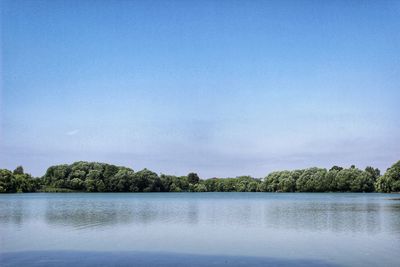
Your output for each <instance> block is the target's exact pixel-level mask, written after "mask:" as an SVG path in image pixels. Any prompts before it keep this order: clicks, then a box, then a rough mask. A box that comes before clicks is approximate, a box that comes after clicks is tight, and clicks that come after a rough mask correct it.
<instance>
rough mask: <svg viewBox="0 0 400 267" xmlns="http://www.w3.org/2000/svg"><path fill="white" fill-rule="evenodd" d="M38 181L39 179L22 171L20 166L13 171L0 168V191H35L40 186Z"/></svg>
mask: <svg viewBox="0 0 400 267" xmlns="http://www.w3.org/2000/svg"><path fill="white" fill-rule="evenodd" d="M40 183H41V181H40V180H39V179H34V178H32V176H31V175H30V174H26V173H24V169H23V168H22V167H21V166H18V167H17V168H16V169H15V170H14V172H11V171H9V170H4V169H2V170H1V169H0V193H16V192H35V191H36V190H38V189H39V188H40Z"/></svg>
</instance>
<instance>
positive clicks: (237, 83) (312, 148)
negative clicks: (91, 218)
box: [0, 0, 400, 178]
mask: <svg viewBox="0 0 400 267" xmlns="http://www.w3.org/2000/svg"><path fill="white" fill-rule="evenodd" d="M1 10H2V13H1V99H0V100H1V101H0V105H1V106H0V120H1V132H0V149H1V150H0V168H9V169H13V168H15V166H17V165H23V166H24V167H25V170H26V171H27V172H31V173H32V174H34V175H42V174H44V172H45V170H46V168H47V167H48V166H50V165H53V164H60V163H71V162H73V161H78V160H86V161H101V162H108V163H114V164H118V165H125V166H129V167H132V168H133V169H134V170H139V169H142V168H145V167H147V168H149V169H152V170H154V171H156V172H158V173H160V172H162V173H169V174H177V175H184V174H187V173H188V172H190V171H195V172H198V173H199V174H200V176H201V177H204V178H207V177H214V176H224V177H225V176H237V175H245V174H249V175H253V176H257V177H262V176H265V175H266V174H267V173H269V172H271V171H273V170H281V169H295V168H306V167H311V166H321V167H327V168H328V167H331V166H332V165H342V166H344V167H346V166H350V165H351V164H355V165H356V166H358V167H360V168H364V167H365V166H367V165H372V166H375V167H379V168H381V170H382V171H384V170H385V169H386V168H387V167H389V166H390V165H391V164H393V163H394V162H395V161H397V160H399V159H400V152H399V151H400V142H399V140H400V138H399V137H400V120H399V113H400V112H399V111H400V108H399V103H400V102H399V101H400V2H399V1H4V0H3V1H1Z"/></svg>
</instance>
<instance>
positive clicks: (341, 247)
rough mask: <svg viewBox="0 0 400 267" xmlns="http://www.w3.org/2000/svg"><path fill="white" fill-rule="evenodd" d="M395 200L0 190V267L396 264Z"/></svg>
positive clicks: (399, 239)
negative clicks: (17, 192) (7, 191)
mask: <svg viewBox="0 0 400 267" xmlns="http://www.w3.org/2000/svg"><path fill="white" fill-rule="evenodd" d="M396 198H397V199H398V198H400V195H399V194H347V193H338V194H333V193H328V194H317V193H315V194H305V193H299V194H297V193H287V194H285V193H276V194H275V193H144V194H140V193H126V194H125V193H117V194H114V193H104V194H103V193H93V194H90V193H82V194H81V193H76V194H75V193H71V194H58V193H52V194H45V193H43V194H42V193H35V194H10V195H0V265H1V266H20V265H24V266H71V265H75V266H79V265H81V266H83V265H85V266H91V265H92V266H107V265H120V266H133V265H135V266H210V265H212V266H220V265H223V266H256V265H258V266H265V265H269V266H400V256H399V255H400V200H396ZM133 263H135V264H133Z"/></svg>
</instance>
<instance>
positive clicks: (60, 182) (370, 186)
mask: <svg viewBox="0 0 400 267" xmlns="http://www.w3.org/2000/svg"><path fill="white" fill-rule="evenodd" d="M76 191H78V192H385V193H389V192H400V161H398V162H396V163H395V164H393V165H392V166H391V167H390V168H388V169H387V171H386V172H385V174H383V175H381V173H380V170H379V169H377V168H373V167H367V168H365V170H361V169H358V168H356V167H355V166H354V165H353V166H351V167H350V168H342V167H339V166H333V167H332V168H330V169H329V170H327V169H324V168H315V167H314V168H308V169H300V170H293V171H277V172H272V173H270V174H268V175H267V176H266V177H265V178H263V179H261V178H253V177H251V176H239V177H236V178H210V179H204V180H203V179H200V178H199V176H198V175H197V174H196V173H189V174H188V175H186V176H175V175H165V174H160V175H158V174H157V173H155V172H153V171H150V170H148V169H143V170H141V171H137V172H135V171H134V170H133V169H131V168H127V167H122V166H115V165H111V164H106V163H98V162H85V161H79V162H75V163H73V164H70V165H67V164H63V165H56V166H51V167H49V168H48V169H47V171H46V174H45V175H44V176H43V177H40V178H34V177H32V176H31V175H30V174H27V173H24V170H23V168H22V167H21V166H19V167H17V168H16V169H15V170H14V171H10V170H6V169H0V193H16V192H76Z"/></svg>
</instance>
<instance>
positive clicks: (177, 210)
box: [0, 194, 400, 234]
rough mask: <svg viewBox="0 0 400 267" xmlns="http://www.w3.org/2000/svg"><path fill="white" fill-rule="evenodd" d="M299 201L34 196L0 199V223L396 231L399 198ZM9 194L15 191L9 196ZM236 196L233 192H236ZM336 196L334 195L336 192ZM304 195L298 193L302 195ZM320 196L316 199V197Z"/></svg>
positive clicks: (276, 198)
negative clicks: (36, 197) (199, 225)
mask: <svg viewBox="0 0 400 267" xmlns="http://www.w3.org/2000/svg"><path fill="white" fill-rule="evenodd" d="M299 195H300V201H288V200H287V199H283V200H282V199H280V196H279V195H274V194H263V195H260V194H258V195H257V196H258V197H257V198H242V197H241V196H240V195H234V196H235V198H222V199H218V198H217V199H215V198H214V197H215V195H214V196H213V198H212V199H211V201H210V199H207V198H204V197H203V196H200V197H199V198H193V197H192V196H191V197H188V198H187V197H186V196H185V194H176V196H177V197H176V198H171V197H170V196H169V197H168V198H166V199H163V195H162V194H152V196H153V198H148V197H143V195H140V194H136V195H135V194H130V195H129V194H125V195H124V197H122V198H121V197H120V196H116V195H115V194H110V195H108V194H105V195H103V196H104V198H98V196H99V194H97V195H96V198H91V196H92V195H87V196H84V197H80V198H70V197H69V195H64V196H65V197H63V198H59V197H58V196H57V197H56V198H52V195H48V198H39V199H35V197H34V196H33V195H30V196H32V197H31V198H19V197H12V196H11V195H10V198H7V197H2V198H1V199H0V223H1V224H8V225H18V226H22V225H23V224H24V223H25V222H26V223H28V222H29V221H41V222H42V223H45V224H47V225H49V226H56V227H73V228H85V227H86V228H91V227H102V226H108V227H110V226H117V225H121V224H122V225H129V224H134V225H135V224H138V225H146V224H148V225H150V224H182V225H192V224H202V225H216V226H218V225H222V226H227V227H229V226H238V227H257V228H259V227H262V228H273V229H293V230H306V231H332V232H363V233H368V234H374V233H379V232H388V233H399V232H400V218H399V217H400V203H398V202H397V201H389V200H388V199H387V197H383V195H382V196H379V195H378V196H377V195H373V197H372V198H371V199H368V195H367V196H365V195H360V197H359V198H360V199H356V200H354V199H353V198H349V199H348V201H345V199H341V198H340V196H339V198H338V199H335V198H333V199H332V198H331V196H330V195H327V196H328V197H329V199H328V200H327V199H325V198H324V196H323V195H319V196H318V197H319V198H316V199H314V200H313V199H307V200H306V201H305V200H304V199H301V194H298V195H296V197H297V198H298V197H299ZM14 196H15V195H14ZM198 196H199V195H198ZM236 196H237V197H236ZM336 196H337V195H336ZM305 197H306V194H304V198H305ZM321 199H322V201H320V200H321Z"/></svg>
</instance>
